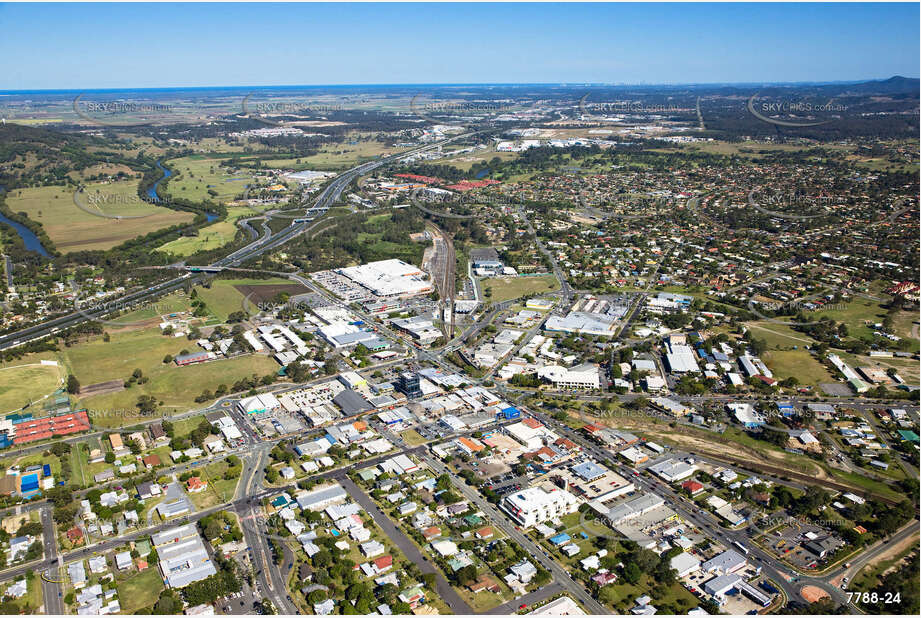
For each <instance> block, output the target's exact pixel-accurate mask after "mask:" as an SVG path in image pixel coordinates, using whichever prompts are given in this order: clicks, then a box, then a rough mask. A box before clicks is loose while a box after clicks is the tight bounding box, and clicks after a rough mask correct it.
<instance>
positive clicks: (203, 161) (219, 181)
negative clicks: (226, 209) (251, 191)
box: [166, 155, 253, 203]
mask: <svg viewBox="0 0 921 618" xmlns="http://www.w3.org/2000/svg"><path fill="white" fill-rule="evenodd" d="M224 160H226V158H224V157H213V158H212V157H207V156H206V155H191V156H188V157H180V158H178V159H170V160H169V161H167V165H168V166H169V167H170V169H173V170H175V171H176V172H178V176H174V177H172V178H170V179H169V181H168V182H167V185H166V192H167V193H168V194H169V195H171V196H172V197H174V198H180V197H181V198H184V199H187V200H192V201H193V202H203V201H205V200H211V201H213V202H218V203H226V202H229V201H231V200H233V199H234V198H236V197H237V196H240V195H242V194H243V192H244V191H246V185H248V184H250V183H251V182H252V180H253V175H252V173H251V172H240V173H237V174H232V173H231V172H230V170H228V169H227V168H223V167H220V163H221V161H224ZM209 190H211V191H213V192H214V193H215V195H212V194H211V193H209Z"/></svg>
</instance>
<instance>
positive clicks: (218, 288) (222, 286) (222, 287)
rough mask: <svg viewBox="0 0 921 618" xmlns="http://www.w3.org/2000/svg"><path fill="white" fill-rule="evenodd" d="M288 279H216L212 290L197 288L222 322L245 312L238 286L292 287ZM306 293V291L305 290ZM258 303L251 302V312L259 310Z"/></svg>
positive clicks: (212, 284) (212, 311)
mask: <svg viewBox="0 0 921 618" xmlns="http://www.w3.org/2000/svg"><path fill="white" fill-rule="evenodd" d="M290 284H291V281H289V280H288V279H281V278H277V277H276V278H272V279H215V280H214V281H212V283H211V287H210V288H203V287H197V288H195V290H196V292H198V296H199V298H201V299H202V300H203V301H205V304H206V305H208V309H209V310H210V311H211V313H212V314H213V315H214V316H216V317H217V319H218V320H220V321H222V322H223V321H225V320H226V319H227V316H228V315H230V314H231V313H233V312H235V311H243V310H244V304H245V303H244V302H243V300H244V296H243V294H242V293H241V292H240V291H239V290H238V289H237V288H236V287H235V286H238V285H252V286H257V285H290ZM305 291H306V290H305ZM257 305H258V301H257V300H250V304H249V310H250V312H251V313H252V312H254V311H256V310H258V307H257Z"/></svg>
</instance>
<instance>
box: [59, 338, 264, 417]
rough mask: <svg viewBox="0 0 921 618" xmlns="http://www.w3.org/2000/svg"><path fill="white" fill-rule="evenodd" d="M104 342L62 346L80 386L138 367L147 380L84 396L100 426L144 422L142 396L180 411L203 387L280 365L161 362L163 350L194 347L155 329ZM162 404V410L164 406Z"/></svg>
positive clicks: (248, 360) (251, 360) (254, 359)
mask: <svg viewBox="0 0 921 618" xmlns="http://www.w3.org/2000/svg"><path fill="white" fill-rule="evenodd" d="M110 336H111V340H110V341H109V342H108V343H106V342H105V341H103V340H102V338H101V337H96V338H94V339H92V340H90V341H87V342H84V343H80V344H77V345H74V346H71V347H69V348H66V349H65V350H64V352H63V355H64V357H65V360H66V364H67V366H68V367H70V368H71V371H73V373H74V375H76V376H77V379H78V380H79V381H80V384H81V385H83V386H87V385H90V384H95V383H98V382H106V381H109V380H116V379H117V380H126V379H128V378H129V377H130V376H131V373H132V372H133V371H134V369H136V368H137V369H140V370H141V371H142V372H143V375H144V376H146V377H148V378H149V380H150V381H149V382H147V383H146V384H142V385H137V384H136V385H134V386H132V387H131V388H127V389H125V390H122V391H119V392H115V393H109V394H101V395H95V396H92V397H84V398H82V399H81V400H80V401H79V404H80V405H81V406H84V407H86V408H87V409H89V410H90V415H91V416H92V417H93V422H94V423H95V424H97V425H100V426H104V427H118V426H123V425H128V424H131V423H135V422H138V421H139V420H143V419H142V418H140V417H139V416H137V408H136V405H135V404H136V403H137V399H138V397H139V396H141V395H151V396H153V397H156V398H157V399H158V400H159V401H161V402H163V408H161V410H163V411H164V413H166V412H170V413H175V412H177V411H178V412H184V411H185V410H187V409H189V408H191V407H193V406H194V405H195V402H194V399H195V397H197V396H198V395H199V394H200V393H201V392H202V391H203V390H205V389H208V390H214V389H215V388H216V387H217V386H218V385H219V384H226V385H228V386H230V385H232V384H233V383H234V382H236V381H237V380H240V379H242V378H245V377H249V376H252V375H253V374H257V375H260V376H262V375H265V374H267V373H274V372H275V370H276V369H277V368H278V365H277V364H276V363H275V361H273V360H272V359H271V358H269V357H267V356H260V355H250V356H241V357H237V358H233V359H227V360H216V361H212V362H208V363H202V364H199V365H190V366H188V367H177V366H176V365H175V364H174V363H168V364H164V363H163V357H164V356H166V355H167V354H171V355H173V356H175V355H176V354H178V353H179V352H180V351H182V350H183V349H185V350H188V351H193V350H196V349H197V346H196V345H195V344H193V343H192V342H190V341H188V340H187V339H185V338H174V337H164V336H163V335H161V334H160V331H159V328H158V327H156V326H154V327H151V328H145V329H136V330H130V331H120V332H112V333H111V334H110ZM164 408H165V409H164Z"/></svg>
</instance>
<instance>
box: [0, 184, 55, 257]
mask: <svg viewBox="0 0 921 618" xmlns="http://www.w3.org/2000/svg"><path fill="white" fill-rule="evenodd" d="M4 191H6V188H5V187H0V193H3V192H4ZM0 223H5V224H6V225H8V226H10V227H12V228H13V229H14V230H16V233H17V234H19V237H20V238H22V242H23V243H24V244H25V246H26V249H28V250H29V251H34V252H35V253H38V254H39V255H40V256H42V257H51V255H50V254H49V253H48V250H47V249H45V246H44V245H43V244H42V241H40V240H39V239H38V236H36V235H35V232H33V231H32V230H30V229H29V228H27V227H26V226H24V225H23V224H22V223H17V222H16V221H13V220H12V219H10V218H9V217H7V216H6V215H4V214H3V213H0Z"/></svg>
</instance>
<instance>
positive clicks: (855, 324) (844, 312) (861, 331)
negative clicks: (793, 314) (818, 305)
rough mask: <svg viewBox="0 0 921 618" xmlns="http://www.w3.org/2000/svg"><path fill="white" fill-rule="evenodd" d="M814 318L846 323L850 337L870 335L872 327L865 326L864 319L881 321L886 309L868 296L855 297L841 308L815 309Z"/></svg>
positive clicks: (874, 321) (875, 321)
mask: <svg viewBox="0 0 921 618" xmlns="http://www.w3.org/2000/svg"><path fill="white" fill-rule="evenodd" d="M810 315H812V316H814V317H815V318H816V319H819V318H830V319H832V320H834V321H835V322H842V323H844V324H846V325H847V329H848V333H849V334H850V335H851V336H852V337H864V336H866V337H871V336H872V332H873V331H872V329H870V328H867V326H866V324H864V322H865V321H870V322H873V323H874V324H875V323H877V322H882V321H883V318H885V317H886V310H885V309H883V308H882V307H880V305H879V303H878V302H877V301H875V300H870V299H868V298H862V297H856V298H854V299H853V300H851V301H850V302H848V303H846V304H845V305H844V307H843V308H841V309H837V308H835V309H823V310H821V311H815V312H813V313H812V314H810Z"/></svg>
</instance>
